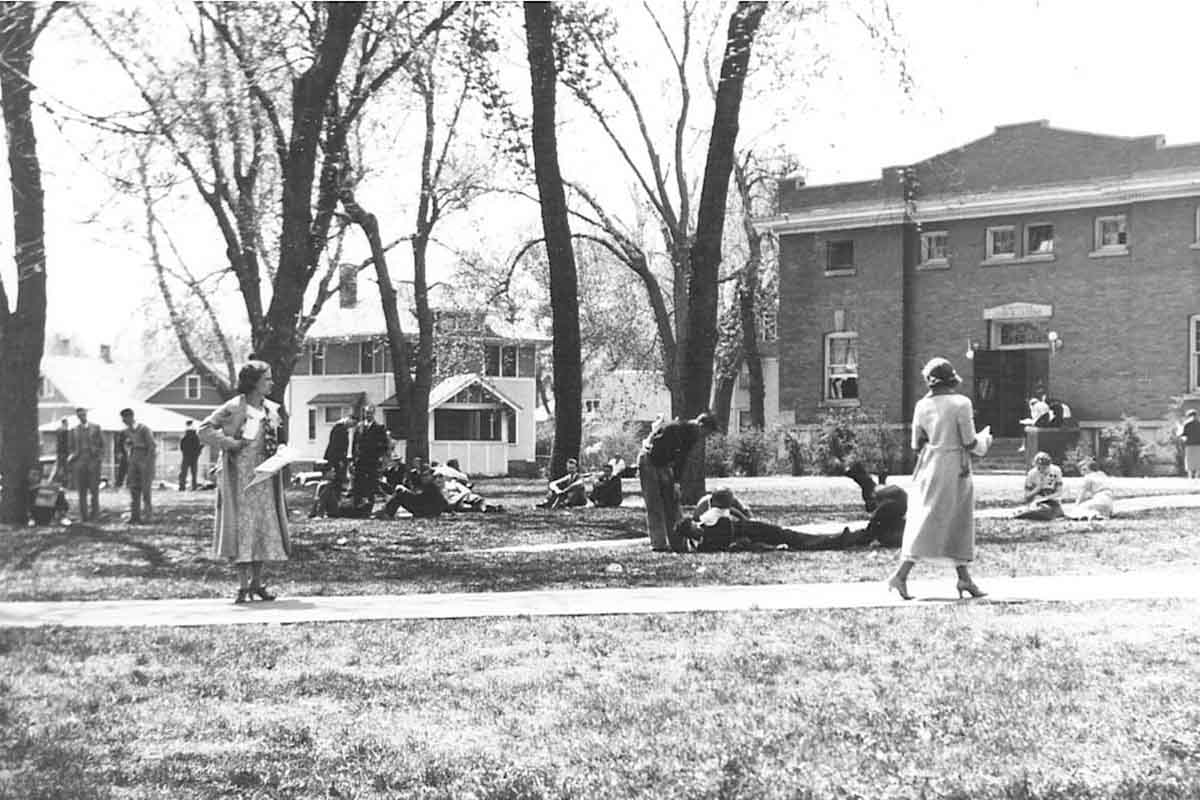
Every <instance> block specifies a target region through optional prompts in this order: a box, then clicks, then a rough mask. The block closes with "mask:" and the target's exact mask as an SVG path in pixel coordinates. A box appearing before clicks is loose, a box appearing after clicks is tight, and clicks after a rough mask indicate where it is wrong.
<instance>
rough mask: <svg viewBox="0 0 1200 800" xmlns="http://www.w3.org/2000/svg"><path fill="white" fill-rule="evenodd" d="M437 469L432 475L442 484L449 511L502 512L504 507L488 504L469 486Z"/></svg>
mask: <svg viewBox="0 0 1200 800" xmlns="http://www.w3.org/2000/svg"><path fill="white" fill-rule="evenodd" d="M438 469H441V468H440V467H439V468H435V469H434V474H435V475H436V476H437V477H438V478H441V479H442V480H443V482H444V483H443V487H442V494H443V495H444V496H445V498H446V504H447V505H448V506H449V510H450V511H481V512H495V511H503V510H504V507H503V506H501V505H499V504H498V503H489V502H488V501H487V500H485V499H484V498H483V495H481V494H478V493H477V492H475V491H474V490H473V489H472V488H471V486H470V484H465V483H463V482H462V481H460V480H457V479H455V478H449V477H447V476H446V475H445V474H444V473H442V472H438V471H437V470H438ZM459 474H462V473H459Z"/></svg>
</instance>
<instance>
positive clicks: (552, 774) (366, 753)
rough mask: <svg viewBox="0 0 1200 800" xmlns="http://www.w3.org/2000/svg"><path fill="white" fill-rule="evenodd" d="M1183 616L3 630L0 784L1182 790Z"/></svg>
mask: <svg viewBox="0 0 1200 800" xmlns="http://www.w3.org/2000/svg"><path fill="white" fill-rule="evenodd" d="M1198 611H1200V604H1196V603H1186V602H1181V601H1180V602H1168V603H1114V604H1111V605H1105V606H1098V605H1085V606H1077V607H1076V606H1072V607H1068V606H1055V607H1051V606H1041V607H1029V606H1027V607H1013V606H988V605H972V604H965V605H945V606H939V607H936V608H928V609H921V610H912V609H905V610H904V611H879V612H873V613H862V612H858V611H838V612H828V611H821V612H799V613H788V614H766V613H754V614H749V613H747V614H743V613H737V614H689V615H674V616H639V617H605V618H563V619H536V620H529V619H515V620H465V621H431V622H413V623H402V622H397V623H375V624H357V623H356V624H345V625H305V626H282V627H281V626H262V627H257V626H256V627H242V626H238V627H230V628H209V629H204V628H191V629H158V630H154V629H130V630H101V631H96V630H67V629H41V630H33V631H16V630H7V631H0V674H3V676H4V678H3V682H2V683H0V797H4V798H27V799H28V800H40V799H45V800H49V798H79V799H81V800H88V799H90V798H118V797H119V798H170V799H171V800H178V799H179V798H216V797H237V798H315V797H336V798H359V799H360V800H366V798H387V797H391V798H414V799H415V800H420V799H421V798H444V799H445V800H465V799H467V798H474V799H475V800H484V799H485V798H486V799H490V800H537V799H538V798H577V799H579V800H582V799H583V798H596V799H597V800H599V799H601V798H604V799H607V798H654V799H655V800H658V799H660V798H664V799H666V798H864V799H865V798H870V799H871V800H876V799H878V798H911V799H912V800H916V799H917V798H928V799H929V800H932V798H943V799H946V800H949V799H950V798H954V799H956V800H967V799H968V798H970V800H989V799H991V798H996V799H997V800H999V799H1001V798H1003V799H1004V800H1066V798H1072V799H1073V800H1074V799H1077V798H1115V799H1117V800H1135V798H1136V799H1138V800H1149V799H1150V798H1153V799H1154V800H1172V799H1178V800H1182V799H1183V798H1195V797H1197V796H1200V734H1198V733H1197V731H1198V730H1200V707H1198V706H1197V704H1196V702H1195V697H1196V695H1195V687H1196V685H1197V682H1198V681H1200V669H1198V665H1200V631H1198V629H1197V626H1196V620H1197V612H1198Z"/></svg>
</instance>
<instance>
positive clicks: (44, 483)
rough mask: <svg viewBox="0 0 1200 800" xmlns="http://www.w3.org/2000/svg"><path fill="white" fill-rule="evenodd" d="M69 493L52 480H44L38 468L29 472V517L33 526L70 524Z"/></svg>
mask: <svg viewBox="0 0 1200 800" xmlns="http://www.w3.org/2000/svg"><path fill="white" fill-rule="evenodd" d="M70 508H71V507H70V504H68V503H67V493H66V492H64V491H63V487H62V486H60V485H59V484H57V483H55V482H54V481H53V480H52V479H50V478H45V479H43V478H42V471H41V470H40V469H38V468H37V467H34V468H33V469H31V470H29V515H30V523H31V524H33V525H54V524H62V523H64V522H66V524H68V525H69V524H70V521H69V520H67V519H66V516H67V512H68V511H69V510H70Z"/></svg>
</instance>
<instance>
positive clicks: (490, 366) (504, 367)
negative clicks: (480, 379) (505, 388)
mask: <svg viewBox="0 0 1200 800" xmlns="http://www.w3.org/2000/svg"><path fill="white" fill-rule="evenodd" d="M483 374H484V375H489V376H491V377H493V378H515V377H517V346H516V345H510V344H505V345H498V344H489V345H486V346H485V347H484V359H483Z"/></svg>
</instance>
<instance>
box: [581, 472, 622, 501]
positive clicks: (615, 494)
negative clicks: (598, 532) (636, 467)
mask: <svg viewBox="0 0 1200 800" xmlns="http://www.w3.org/2000/svg"><path fill="white" fill-rule="evenodd" d="M624 471H625V466H624V462H621V470H620V471H617V470H616V467H615V465H614V464H613V463H612V462H611V461H610V462H608V463H607V464H605V465H604V466H603V467H601V468H600V475H599V477H597V478H596V483H595V485H594V486H592V493H591V494H590V495H588V499H589V500H591V501H592V505H594V506H596V508H616V507H617V506H619V505H621V501H622V500H623V499H624V492H623V491H622V490H621V472H624Z"/></svg>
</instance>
